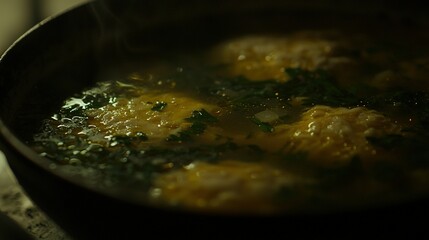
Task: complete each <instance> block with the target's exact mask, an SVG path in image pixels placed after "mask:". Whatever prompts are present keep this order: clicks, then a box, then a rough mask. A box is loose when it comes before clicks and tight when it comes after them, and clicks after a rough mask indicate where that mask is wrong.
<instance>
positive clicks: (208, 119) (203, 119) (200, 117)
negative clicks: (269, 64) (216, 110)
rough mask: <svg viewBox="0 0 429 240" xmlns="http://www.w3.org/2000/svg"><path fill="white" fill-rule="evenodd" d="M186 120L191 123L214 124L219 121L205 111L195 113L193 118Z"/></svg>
mask: <svg viewBox="0 0 429 240" xmlns="http://www.w3.org/2000/svg"><path fill="white" fill-rule="evenodd" d="M186 120H187V121H188V122H191V123H195V122H200V123H214V122H217V121H218V119H217V118H216V117H214V116H212V115H211V114H210V113H208V112H207V111H206V110H205V109H201V110H198V111H193V112H192V115H191V117H189V118H186Z"/></svg>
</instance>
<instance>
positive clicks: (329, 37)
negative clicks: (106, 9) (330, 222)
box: [31, 29, 429, 214]
mask: <svg viewBox="0 0 429 240" xmlns="http://www.w3.org/2000/svg"><path fill="white" fill-rule="evenodd" d="M379 35H381V36H379ZM379 35H377V36H376V35H374V34H373V33H370V32H368V33H366V32H356V33H354V34H350V32H342V31H341V29H328V30H317V31H316V30H312V29H308V30H302V31H291V32H288V33H283V34H261V33H259V34H253V35H242V36H237V37H231V38H230V39H224V40H223V41H219V42H217V43H216V44H214V45H213V46H210V47H208V48H207V49H205V50H204V51H202V52H198V53H192V54H191V53H190V54H186V55H179V56H174V57H171V56H165V58H163V56H160V57H159V59H155V60H153V61H141V62H139V61H134V62H130V64H129V66H128V67H127V68H126V69H119V70H118V73H117V74H115V77H109V76H108V77H106V78H104V79H100V81H99V83H98V84H97V85H96V86H92V87H90V88H88V89H86V90H85V91H83V92H82V93H76V95H75V96H71V97H70V98H68V99H67V100H66V101H65V102H64V105H63V107H62V108H61V109H59V110H58V112H56V113H55V114H53V115H52V117H51V118H49V119H46V121H45V122H44V124H43V129H41V131H40V132H39V133H38V134H35V136H34V140H33V141H32V142H31V146H32V147H33V149H34V150H35V151H36V152H38V153H39V154H40V155H42V156H44V157H46V158H47V159H48V160H49V161H51V162H52V163H51V166H52V168H56V169H58V170H59V171H65V172H67V173H68V174H72V175H76V176H79V177H81V178H84V179H85V180H86V181H88V182H90V183H92V184H94V185H95V186H96V187H98V188H108V189H110V188H112V189H126V190H127V191H131V192H133V193H134V194H135V195H136V196H137V197H138V198H139V199H141V201H142V202H144V203H148V204H154V205H158V206H168V207H174V208H185V209H190V210H195V211H203V212H223V213H257V214H271V213H278V212H287V213H288V212H290V213H303V212H329V211H337V210H342V209H350V208H360V207H366V206H372V205H378V204H386V203H392V202H401V201H404V200H409V199H413V198H415V197H419V196H424V195H426V194H427V193H428V191H429V160H428V159H429V158H428V154H429V152H428V148H427V147H426V144H427V138H428V135H429V132H428V130H429V128H428V123H429V92H428V80H429V47H428V46H427V45H425V44H423V43H425V40H424V39H426V40H427V36H425V35H423V34H421V35H420V34H419V33H416V35H412V36H410V35H403V33H401V32H398V33H396V35H390V34H386V35H383V34H379Z"/></svg>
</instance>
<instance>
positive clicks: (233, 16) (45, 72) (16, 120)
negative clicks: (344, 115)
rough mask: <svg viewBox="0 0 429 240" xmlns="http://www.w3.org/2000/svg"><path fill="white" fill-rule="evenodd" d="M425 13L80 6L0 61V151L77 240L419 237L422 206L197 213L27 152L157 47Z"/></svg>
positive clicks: (387, 23) (280, 6) (392, 22)
mask: <svg viewBox="0 0 429 240" xmlns="http://www.w3.org/2000/svg"><path fill="white" fill-rule="evenodd" d="M357 2H359V3H357ZM422 12H423V11H422V10H419V8H418V7H413V6H412V4H408V5H401V3H400V2H389V3H388V4H387V3H386V4H384V2H380V1H378V2H375V1H343V2H342V3H341V4H338V3H335V2H334V1H307V2H305V1H304V2H300V3H296V1H293V2H292V1H290V2H288V1H245V2H239V1H167V0H160V1H96V2H92V3H88V4H85V5H83V6H81V7H78V8H76V9H73V10H71V11H68V12H66V13H64V14H61V15H60V16H58V17H55V18H53V19H50V20H47V21H45V22H43V23H41V24H40V25H38V26H36V27H35V28H33V29H32V30H31V31H29V32H28V33H27V34H25V35H24V36H23V37H22V38H20V39H19V40H18V41H17V42H16V43H15V44H14V45H13V46H12V47H11V48H10V49H9V50H8V51H7V52H6V53H5V54H4V55H3V57H2V59H1V61H0V89H1V94H0V132H1V148H2V150H3V151H4V152H5V153H6V155H7V159H8V162H9V164H10V166H11V168H12V170H13V172H14V174H15V175H16V177H17V179H18V181H19V183H20V184H21V185H22V187H23V188H24V189H25V191H26V192H27V193H28V195H29V196H30V198H31V199H32V200H33V201H34V202H35V204H36V205H38V206H39V207H40V208H41V209H42V210H43V211H44V212H45V213H46V214H47V215H48V216H49V217H50V218H52V219H53V220H54V221H55V222H56V223H57V224H58V225H59V226H61V227H62V228H63V229H64V230H65V231H66V232H67V233H68V234H69V235H70V236H72V237H73V238H75V239H131V238H132V236H137V238H138V239H145V238H150V237H158V238H161V237H176V238H179V237H186V238H201V239H211V238H213V239H215V238H216V239H218V238H223V237H229V238H232V237H240V238H248V237H252V236H255V235H256V234H263V235H264V236H265V237H267V238H268V237H274V236H275V237H282V238H287V237H288V236H291V235H295V236H296V235H299V236H321V235H326V236H335V235H337V236H347V235H343V234H350V235H353V236H357V235H359V236H371V237H374V236H377V235H378V236H386V235H394V234H397V233H398V232H404V233H409V234H417V233H418V232H420V233H422V232H423V233H424V232H425V224H424V220H421V217H424V218H426V217H427V215H428V213H429V211H428V210H429V201H427V200H426V199H422V200H418V201H414V202H409V203H406V204H401V205H395V206H386V207H378V208H371V209H362V210H359V211H349V212H340V213H335V214H322V215H321V214H315V215H312V214H307V215H279V216H272V217H261V216H259V217H258V216H225V215H216V214H210V215H205V214H197V213H189V212H185V211H172V210H169V209H162V208H154V207H150V206H145V205H144V204H139V203H136V202H134V201H132V199H129V198H127V196H126V193H124V194H123V195H122V194H112V193H109V192H105V191H99V190H96V189H93V188H91V187H90V186H89V185H87V184H85V182H84V181H82V179H74V178H72V177H70V176H67V175H64V174H60V173H58V172H56V171H52V170H51V169H50V168H49V162H48V161H47V160H46V159H43V158H42V157H40V156H38V155H37V154H35V153H34V152H33V151H32V150H31V149H30V148H28V147H27V146H26V144H25V143H26V142H27V141H28V140H30V139H31V136H32V134H34V133H35V132H37V131H38V130H39V127H40V124H41V120H42V119H44V118H47V117H49V116H51V114H52V113H53V112H55V111H56V110H57V109H58V108H59V107H60V106H61V105H62V102H63V100H65V99H66V98H67V97H69V96H72V95H73V94H74V93H78V92H80V91H81V90H82V89H84V88H85V87H87V86H90V85H92V84H94V81H96V79H97V77H98V76H100V75H102V73H103V72H105V70H106V69H109V67H110V66H115V65H120V64H121V63H123V62H127V61H129V60H130V59H134V58H147V59H150V57H151V56H154V55H157V54H158V53H159V52H160V51H162V52H164V53H169V52H170V53H174V52H177V51H179V52H186V51H194V50H198V49H200V48H204V47H205V46H208V45H209V44H210V43H212V42H214V41H216V40H218V39H222V38H224V37H228V36H233V35H234V34H237V33H239V32H257V31H263V32H272V31H288V30H291V29H294V28H296V27H297V26H299V27H303V26H304V27H305V26H307V27H312V28H317V27H321V26H328V27H329V26H336V25H338V24H340V23H341V24H343V25H344V26H347V24H349V23H350V24H353V23H356V22H365V23H368V25H367V26H368V27H374V26H377V27H379V29H390V30H392V29H405V28H415V29H419V28H421V29H425V26H426V27H427V25H426V24H425V23H422V21H421V20H422V18H423V17H422V16H423V15H422V14H421V13H422ZM419 14H420V15H419ZM320 19H323V21H320ZM338 19H341V21H338ZM364 26H365V25H364ZM426 29H427V28H426ZM424 218H423V219H424Z"/></svg>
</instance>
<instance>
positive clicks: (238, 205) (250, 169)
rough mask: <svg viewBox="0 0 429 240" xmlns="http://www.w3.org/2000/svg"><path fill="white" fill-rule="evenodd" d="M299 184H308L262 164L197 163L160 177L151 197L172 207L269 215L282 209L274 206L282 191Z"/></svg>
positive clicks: (237, 162)
mask: <svg viewBox="0 0 429 240" xmlns="http://www.w3.org/2000/svg"><path fill="white" fill-rule="evenodd" d="M298 181H301V182H302V181H304V180H302V179H300V178H298V177H296V176H293V175H292V174H290V173H286V172H285V171H283V170H280V169H278V168H275V167H272V166H269V165H266V164H261V163H250V162H239V161H231V160H225V161H222V162H219V163H215V164H211V163H206V162H198V161H197V162H194V163H192V164H191V165H189V166H187V167H185V168H182V169H180V170H176V171H172V172H169V173H166V174H162V175H160V176H159V177H158V178H157V179H156V180H155V183H154V187H153V189H152V191H151V192H152V195H151V197H152V200H155V201H156V200H161V201H163V202H166V203H167V204H168V205H172V206H175V205H179V206H187V207H192V208H196V209H204V210H209V211H216V212H222V211H225V212H228V213H237V212H259V213H267V212H271V211H274V210H275V209H276V208H278V207H279V206H276V205H275V204H273V195H274V194H275V193H276V192H277V191H279V189H280V188H281V187H284V186H293V185H294V184H295V183H296V182H298ZM305 181H307V182H310V180H309V179H306V180H305Z"/></svg>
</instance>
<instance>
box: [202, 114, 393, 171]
mask: <svg viewBox="0 0 429 240" xmlns="http://www.w3.org/2000/svg"><path fill="white" fill-rule="evenodd" d="M210 130H212V129H210ZM224 134H228V133H226V132H225V133H224ZM386 134H401V128H400V126H398V125H397V124H395V123H393V122H392V121H391V120H390V119H389V118H387V117H385V116H383V115H382V114H380V113H378V112H377V111H374V110H369V109H366V108H363V107H357V108H352V109H348V108H333V107H328V106H315V107H312V108H310V109H309V110H307V111H305V112H304V113H303V114H302V116H301V118H300V120H298V121H296V122H294V123H292V124H282V125H278V126H275V130H274V132H272V133H266V132H262V131H254V132H253V133H251V134H250V135H249V134H246V133H242V134H236V135H234V136H233V135H229V137H230V138H233V139H234V142H236V143H238V144H242V145H258V146H259V147H260V148H261V149H263V150H265V151H269V152H273V153H274V152H283V153H288V152H292V153H293V152H305V153H306V154H308V155H307V157H308V158H309V159H311V160H313V161H314V162H315V163H318V164H323V165H332V164H334V165H335V164H347V163H348V162H349V161H350V160H351V159H352V157H353V156H357V155H359V156H361V157H362V159H365V161H369V160H370V159H373V158H375V157H378V158H380V157H382V156H385V157H387V155H386V153H383V154H378V153H377V150H376V149H375V148H374V147H373V146H372V145H371V144H369V142H368V140H367V139H366V138H367V137H380V136H383V135H386ZM379 151H381V150H379Z"/></svg>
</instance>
